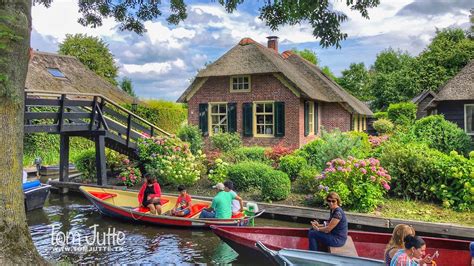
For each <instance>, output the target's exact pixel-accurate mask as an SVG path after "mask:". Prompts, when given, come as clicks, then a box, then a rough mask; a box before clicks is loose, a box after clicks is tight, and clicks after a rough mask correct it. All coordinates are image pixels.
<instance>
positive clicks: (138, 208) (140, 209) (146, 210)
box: [133, 199, 170, 213]
mask: <svg viewBox="0 0 474 266" xmlns="http://www.w3.org/2000/svg"><path fill="white" fill-rule="evenodd" d="M169 201H170V200H169V199H161V206H164V205H165V204H166V203H168V202H169ZM133 210H134V211H136V212H143V213H147V212H149V211H150V209H148V208H147V207H143V206H139V207H136V208H135V209H133Z"/></svg>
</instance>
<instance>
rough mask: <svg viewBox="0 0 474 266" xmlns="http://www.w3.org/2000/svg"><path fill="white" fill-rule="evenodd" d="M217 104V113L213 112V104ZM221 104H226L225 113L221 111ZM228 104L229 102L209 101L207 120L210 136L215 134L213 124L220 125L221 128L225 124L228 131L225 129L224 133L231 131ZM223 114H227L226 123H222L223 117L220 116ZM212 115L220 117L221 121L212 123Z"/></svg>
mask: <svg viewBox="0 0 474 266" xmlns="http://www.w3.org/2000/svg"><path fill="white" fill-rule="evenodd" d="M215 105H217V113H212V106H215ZM219 105H224V106H225V114H224V113H221V112H220V108H219ZM227 108H228V106H227V102H210V103H208V110H209V111H208V112H207V116H208V117H207V122H208V128H209V136H212V135H213V134H215V133H216V132H214V128H213V127H212V126H213V125H214V126H218V127H219V128H220V126H221V125H224V126H225V128H226V131H223V132H222V133H224V132H228V131H229V128H228V120H229V117H228V115H227V113H228V110H227ZM221 115H225V120H226V122H225V124H223V123H221V122H222V121H221V119H220V116H221ZM212 116H218V117H219V122H218V123H217V124H214V123H212Z"/></svg>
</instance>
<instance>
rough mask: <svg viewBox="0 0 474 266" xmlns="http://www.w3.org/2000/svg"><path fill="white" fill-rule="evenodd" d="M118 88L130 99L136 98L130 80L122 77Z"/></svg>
mask: <svg viewBox="0 0 474 266" xmlns="http://www.w3.org/2000/svg"><path fill="white" fill-rule="evenodd" d="M120 88H121V89H122V90H123V91H124V92H126V93H128V94H129V95H130V96H132V97H136V96H137V95H136V94H135V91H134V90H133V86H132V80H131V79H130V78H128V77H123V78H122V81H120Z"/></svg>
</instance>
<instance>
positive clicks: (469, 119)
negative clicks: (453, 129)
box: [464, 104, 474, 135]
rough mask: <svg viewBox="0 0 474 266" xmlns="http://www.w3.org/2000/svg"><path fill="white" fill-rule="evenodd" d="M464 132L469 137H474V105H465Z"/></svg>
mask: <svg viewBox="0 0 474 266" xmlns="http://www.w3.org/2000/svg"><path fill="white" fill-rule="evenodd" d="M464 130H465V131H466V133H467V134H468V135H474V104H465V105H464Z"/></svg>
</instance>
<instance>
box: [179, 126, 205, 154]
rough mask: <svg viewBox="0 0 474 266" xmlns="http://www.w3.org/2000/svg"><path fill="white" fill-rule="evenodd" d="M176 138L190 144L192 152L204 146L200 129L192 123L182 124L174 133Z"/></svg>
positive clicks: (194, 152)
mask: <svg viewBox="0 0 474 266" xmlns="http://www.w3.org/2000/svg"><path fill="white" fill-rule="evenodd" d="M176 135H177V136H178V138H180V139H181V140H182V141H185V142H187V143H189V144H190V147H189V148H190V149H191V152H192V153H193V154H197V153H198V151H200V150H202V148H203V147H204V141H203V139H202V132H201V130H200V129H199V128H198V127H197V126H194V125H183V126H182V127H181V128H180V129H179V130H178V133H177V134H176Z"/></svg>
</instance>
